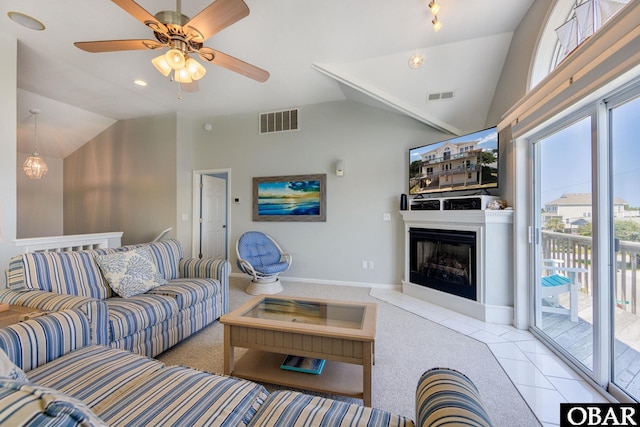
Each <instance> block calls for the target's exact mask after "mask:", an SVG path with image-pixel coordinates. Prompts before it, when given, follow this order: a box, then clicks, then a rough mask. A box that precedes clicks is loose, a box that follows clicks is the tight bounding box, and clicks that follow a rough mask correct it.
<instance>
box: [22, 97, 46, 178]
mask: <svg viewBox="0 0 640 427" xmlns="http://www.w3.org/2000/svg"><path fill="white" fill-rule="evenodd" d="M29 112H30V113H31V114H32V115H33V116H34V117H35V119H34V126H33V131H34V132H33V133H34V138H35V147H34V149H33V153H32V154H31V155H30V156H29V157H27V160H25V161H24V163H23V164H22V170H24V173H25V174H26V175H27V178H29V179H41V178H42V177H43V176H45V175H46V174H47V172H48V171H49V168H48V167H47V163H46V162H45V161H44V159H43V158H42V157H40V155H39V154H38V114H40V110H36V109H31V110H29Z"/></svg>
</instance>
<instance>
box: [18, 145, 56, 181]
mask: <svg viewBox="0 0 640 427" xmlns="http://www.w3.org/2000/svg"><path fill="white" fill-rule="evenodd" d="M22 170H24V173H25V174H26V175H27V178H29V179H40V178H42V177H43V176H45V175H46V174H47V172H48V171H49V167H48V166H47V164H46V163H45V162H44V159H42V157H40V156H39V155H38V153H37V152H35V151H34V152H33V154H32V155H31V156H29V157H27V160H25V162H24V164H23V165H22Z"/></svg>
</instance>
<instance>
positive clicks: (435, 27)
mask: <svg viewBox="0 0 640 427" xmlns="http://www.w3.org/2000/svg"><path fill="white" fill-rule="evenodd" d="M431 23H432V24H433V30H434V31H435V32H436V33H437V32H438V31H440V29H441V28H442V22H440V21H439V20H438V17H437V16H436V17H434V18H433V21H431Z"/></svg>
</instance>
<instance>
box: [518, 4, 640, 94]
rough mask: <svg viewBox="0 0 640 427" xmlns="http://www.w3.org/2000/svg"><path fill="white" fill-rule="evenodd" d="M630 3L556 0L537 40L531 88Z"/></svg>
mask: <svg viewBox="0 0 640 427" xmlns="http://www.w3.org/2000/svg"><path fill="white" fill-rule="evenodd" d="M627 3H629V0H576V1H575V2H572V1H562V0H559V1H556V4H555V5H554V7H553V10H552V11H551V14H550V15H549V19H548V20H547V24H546V25H545V27H544V30H543V32H542V35H541V37H540V42H539V43H538V50H537V52H536V56H535V60H534V62H533V68H532V71H531V81H530V88H533V87H534V86H536V85H537V84H538V83H539V82H540V81H541V80H542V79H544V78H545V77H546V76H547V75H548V74H549V73H550V72H551V71H552V70H553V69H554V68H556V66H557V65H558V64H559V63H560V62H562V60H563V59H564V58H565V57H566V56H567V55H569V54H570V53H571V52H572V51H573V50H574V49H575V48H576V47H577V46H579V45H580V44H581V43H582V42H583V41H585V40H586V39H588V38H589V37H590V36H591V35H592V34H593V33H595V32H596V31H598V29H599V28H600V27H601V26H602V25H604V23H605V22H607V21H608V20H609V19H610V18H611V17H612V16H613V15H615V14H616V13H617V12H618V11H619V10H620V9H622V8H623V7H624V5H625V4H627Z"/></svg>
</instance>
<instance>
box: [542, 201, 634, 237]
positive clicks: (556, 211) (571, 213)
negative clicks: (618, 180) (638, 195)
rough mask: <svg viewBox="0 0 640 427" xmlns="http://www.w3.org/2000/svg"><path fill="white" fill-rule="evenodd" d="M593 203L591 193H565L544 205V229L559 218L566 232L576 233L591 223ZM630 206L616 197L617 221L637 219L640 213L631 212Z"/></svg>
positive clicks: (614, 213)
mask: <svg viewBox="0 0 640 427" xmlns="http://www.w3.org/2000/svg"><path fill="white" fill-rule="evenodd" d="M592 205H593V201H592V198H591V193H565V194H563V195H562V196H561V197H560V198H558V199H555V200H552V201H550V202H548V203H545V205H544V213H543V214H542V222H543V224H542V225H543V227H544V224H546V222H547V221H549V220H550V219H551V218H559V219H561V221H562V223H563V224H565V231H575V230H577V229H578V228H579V227H580V226H582V225H585V224H586V223H589V222H591V217H592ZM628 206H629V204H628V203H627V202H626V201H625V200H623V199H621V198H619V197H616V198H615V199H614V200H613V216H614V218H617V219H622V218H630V217H637V216H638V213H639V212H638V211H635V210H634V211H629V210H626V208H627V207H628Z"/></svg>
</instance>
